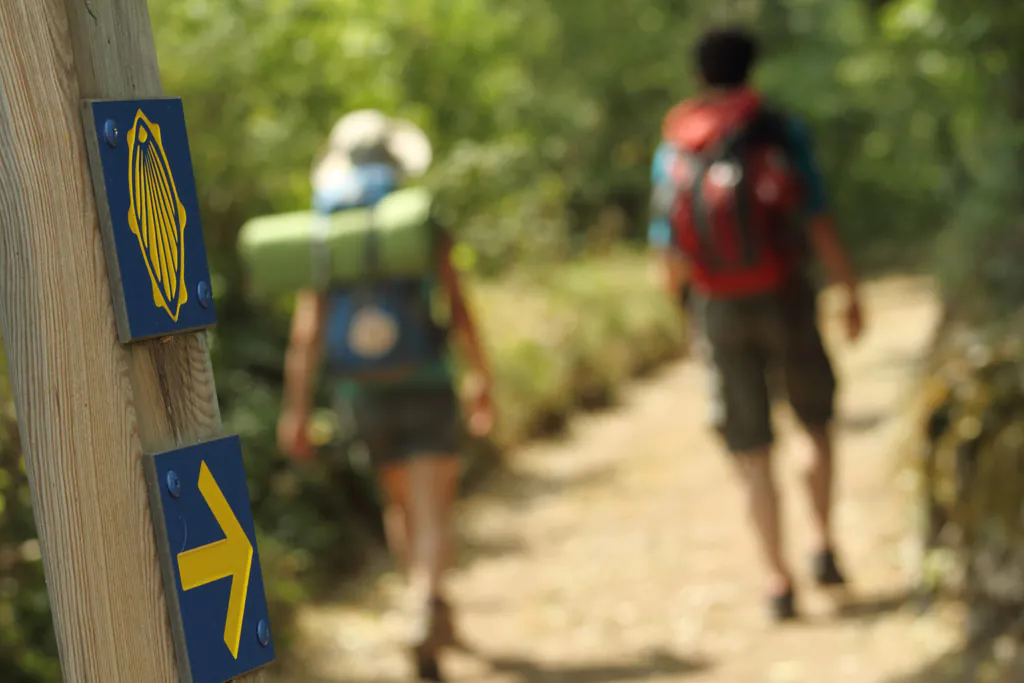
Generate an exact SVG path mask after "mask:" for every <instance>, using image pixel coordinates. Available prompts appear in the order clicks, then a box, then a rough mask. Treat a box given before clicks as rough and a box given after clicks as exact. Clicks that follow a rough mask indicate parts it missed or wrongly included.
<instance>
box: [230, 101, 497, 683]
mask: <svg viewBox="0 0 1024 683" xmlns="http://www.w3.org/2000/svg"><path fill="white" fill-rule="evenodd" d="M431 156H432V153H431V146H430V142H429V140H428V139H427V137H426V135H425V134H424V133H423V132H422V131H421V130H420V129H419V128H418V127H417V126H415V125H413V124H412V123H411V122H408V121H404V120H399V119H393V118H391V117H389V116H386V115H385V114H383V113H382V112H379V111H377V110H361V111H357V112H352V113H350V114H348V115H346V116H344V117H342V118H341V119H340V120H339V121H338V122H337V123H336V124H335V126H334V128H333V130H332V132H331V135H330V139H329V141H328V144H327V149H326V151H325V153H324V154H323V155H322V156H321V158H320V159H319V160H318V161H317V162H316V163H315V165H314V168H313V173H312V177H311V180H312V186H313V210H312V211H310V212H294V213H289V214H280V215H275V216H268V217H261V218H258V219H253V220H251V221H250V222H249V223H248V224H247V225H246V226H244V227H243V232H242V235H241V237H240V242H241V245H242V251H243V255H244V258H245V260H246V261H247V262H248V265H249V271H250V272H249V274H250V285H251V286H252V287H253V288H258V289H259V290H260V291H261V292H263V293H264V294H285V293H288V292H294V293H296V304H295V312H294V315H293V318H292V330H291V339H290V342H289V345H288V351H287V356H286V359H285V368H284V375H285V376H284V380H285V386H284V400H283V406H282V412H281V416H280V420H279V424H278V443H279V445H280V448H281V449H282V451H284V452H285V453H287V454H289V455H290V456H291V457H293V458H295V459H297V460H308V459H309V458H311V457H312V456H313V449H312V447H311V444H310V441H309V438H308V428H309V427H308V424H309V420H310V413H311V408H312V407H313V406H312V401H313V393H314V388H315V387H316V384H317V379H318V378H319V377H320V376H321V373H322V374H323V375H326V377H327V379H328V380H329V381H330V384H331V385H332V389H333V391H332V393H333V394H334V398H335V408H336V412H337V414H338V416H339V418H340V422H342V423H343V425H344V428H345V430H346V432H347V433H348V434H350V435H354V436H355V437H357V439H358V440H359V441H362V442H363V443H364V444H365V445H366V447H367V449H368V451H369V454H370V457H371V461H372V463H373V465H374V470H375V473H376V475H377V477H378V481H379V485H380V488H381V490H382V493H383V498H384V527H385V532H386V538H387V543H388V548H389V550H390V551H391V553H392V555H393V556H394V558H395V559H396V560H397V563H398V564H399V566H400V568H401V569H403V570H405V572H406V574H407V578H408V580H409V581H408V588H409V593H410V594H409V598H410V600H411V604H410V607H412V609H413V610H414V612H415V618H414V622H415V624H414V628H413V632H412V634H411V638H410V642H409V652H410V655H411V659H412V663H413V667H414V668H415V670H416V673H417V676H418V677H419V679H420V680H427V681H440V680H443V678H442V675H441V670H440V666H439V656H440V654H441V652H442V650H443V649H444V648H448V647H458V646H460V645H461V643H460V642H459V639H458V638H457V637H456V633H455V629H454V625H453V622H452V613H451V609H450V605H449V602H448V596H447V595H446V594H445V578H446V576H447V574H448V570H449V569H450V567H451V565H452V562H453V559H454V523H453V509H454V506H455V502H456V500H455V499H456V495H457V492H458V487H459V481H460V475H461V462H460V455H459V453H460V451H461V449H462V446H463V442H462V431H463V419H462V418H463V415H462V410H461V408H462V407H463V406H461V405H460V397H459V396H458V395H457V392H456V389H455V386H454V385H455V367H454V363H453V362H452V361H453V359H452V358H451V354H450V352H449V341H452V342H454V343H455V344H454V350H455V351H461V353H462V356H463V359H464V361H465V363H464V365H465V371H466V377H465V379H466V381H465V382H464V388H465V389H466V391H465V395H464V396H463V397H462V398H463V399H464V403H465V407H466V413H467V414H466V418H467V419H466V423H467V426H468V428H469V431H471V432H472V433H473V434H474V435H475V436H478V437H483V436H486V435H487V434H488V433H489V432H490V430H491V427H492V425H493V423H494V407H493V403H492V401H491V374H490V368H489V366H488V363H487V361H486V359H485V357H484V353H483V349H482V343H481V341H480V339H479V336H478V334H477V331H476V325H475V324H474V320H473V316H472V315H471V313H470V310H469V306H468V303H467V301H466V298H465V296H464V293H463V284H462V281H461V278H460V277H459V274H458V272H457V271H456V269H455V268H454V267H453V265H452V261H451V249H452V244H453V241H452V237H451V235H450V234H449V233H448V232H447V231H446V230H444V229H443V226H442V225H441V224H440V222H439V221H438V219H437V216H436V213H437V212H436V211H435V210H434V208H433V201H432V197H431V194H430V193H429V192H428V191H427V190H426V189H425V188H423V187H418V186H417V185H416V184H415V183H412V182H411V181H412V180H414V179H415V178H417V177H418V176H420V175H421V174H422V173H424V172H425V171H426V169H427V167H428V166H429V163H430V160H431Z"/></svg>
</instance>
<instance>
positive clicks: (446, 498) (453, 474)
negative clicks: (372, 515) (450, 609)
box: [408, 454, 460, 602]
mask: <svg viewBox="0 0 1024 683" xmlns="http://www.w3.org/2000/svg"><path fill="white" fill-rule="evenodd" d="M408 468H409V478H408V486H409V501H410V506H409V511H410V513H411V514H410V517H411V521H412V525H411V526H412V538H411V540H412V545H411V548H412V554H411V562H410V569H411V571H410V588H411V591H412V593H413V595H414V596H415V598H414V599H416V600H418V601H420V602H423V601H426V600H430V599H431V598H434V597H441V596H442V595H443V593H444V579H445V574H446V572H447V570H448V568H449V567H450V566H451V563H452V560H453V557H452V555H453V552H454V545H455V544H454V538H455V529H454V519H453V514H452V512H453V509H454V503H455V494H456V490H457V487H458V481H459V471H460V462H459V459H458V458H457V457H456V456H453V455H447V454H444V455H440V454H439V455H431V456H424V457H419V458H416V459H414V460H412V461H410V462H409V465H408Z"/></svg>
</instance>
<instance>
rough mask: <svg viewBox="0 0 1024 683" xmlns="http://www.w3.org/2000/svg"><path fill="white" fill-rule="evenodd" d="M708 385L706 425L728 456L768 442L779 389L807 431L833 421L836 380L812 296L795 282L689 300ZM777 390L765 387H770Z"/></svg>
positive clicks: (812, 292) (809, 288)
mask: <svg viewBox="0 0 1024 683" xmlns="http://www.w3.org/2000/svg"><path fill="white" fill-rule="evenodd" d="M695 298H696V301H695V302H694V304H695V306H694V308H695V313H696V315H697V316H698V322H699V325H700V330H701V334H702V336H703V339H702V342H703V343H704V345H705V350H706V354H705V357H706V358H707V360H708V365H709V371H710V380H711V422H712V424H713V426H714V427H715V428H716V429H717V430H718V431H719V433H720V434H721V435H722V437H723V439H724V440H725V443H726V446H727V447H728V449H729V451H730V452H733V453H742V452H746V451H752V450H756V449H759V448H764V447H766V446H769V445H771V443H772V441H773V439H774V435H773V431H772V420H771V404H772V400H771V399H772V395H773V394H775V393H776V391H777V390H782V391H784V392H785V395H786V397H787V398H788V400H789V404H790V405H791V406H792V408H793V412H794V413H795V414H796V416H797V417H798V418H799V419H800V421H801V422H803V423H804V425H805V426H807V427H808V428H816V427H823V426H825V425H827V424H828V423H829V422H830V421H831V420H832V416H833V411H834V404H835V394H836V376H835V373H834V371H833V368H832V363H831V361H830V359H829V357H828V354H827V352H826V351H825V347H824V344H823V343H822V339H821V334H820V331H819V329H818V319H817V312H818V311H817V293H816V292H815V290H814V288H813V286H812V285H811V284H810V283H809V282H807V281H805V280H799V281H797V282H796V283H794V284H793V285H791V286H789V287H787V288H786V290H785V291H782V292H775V293H770V294H765V295H759V296H756V297H750V298H745V299H732V300H718V299H712V300H709V299H707V298H705V297H702V296H698V297H695ZM776 381H778V382H779V386H777V387H776V386H770V385H769V382H771V384H772V385H774V384H775V382H776Z"/></svg>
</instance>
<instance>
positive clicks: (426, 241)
mask: <svg viewBox="0 0 1024 683" xmlns="http://www.w3.org/2000/svg"><path fill="white" fill-rule="evenodd" d="M431 203H432V198H431V195H430V193H429V192H428V191H427V190H425V189H422V188H409V189H402V190H398V191H396V192H394V193H392V194H390V195H388V196H386V197H384V199H382V200H381V201H380V202H379V203H378V204H377V205H376V207H375V208H374V212H375V213H374V219H373V222H372V224H371V221H370V208H369V207H365V208H354V209H344V210H341V211H338V212H336V213H333V214H331V215H330V216H318V215H317V214H316V213H315V212H313V211H295V212H292V213H284V214H275V215H270V216H260V217H258V218H253V219H250V220H249V221H248V222H246V223H245V225H243V226H242V229H241V231H240V232H239V235H238V253H239V256H240V257H241V260H242V265H243V267H244V268H245V271H246V275H247V280H248V283H249V286H250V288H251V291H252V293H253V294H256V295H257V296H272V295H276V294H287V293H292V292H297V291H298V290H300V289H308V288H317V287H320V286H322V285H323V284H324V283H323V282H319V281H318V279H321V278H322V273H323V271H324V268H325V266H328V265H329V267H330V275H331V278H332V280H333V282H335V283H338V284H344V283H347V282H356V281H359V280H360V279H362V278H364V277H365V275H366V272H367V265H368V264H367V254H368V251H367V239H368V238H370V236H371V230H372V231H373V232H374V233H375V239H376V240H377V243H376V247H375V252H374V253H376V265H377V273H378V274H380V275H381V276H383V277H416V276H419V275H423V274H424V273H426V272H428V271H429V270H430V269H431V268H432V267H433V257H434V234H435V233H434V231H433V230H432V229H431V228H430V225H429V222H430V212H431ZM319 221H326V222H327V224H326V226H325V225H323V224H322V223H320V224H318V222H319ZM325 229H326V230H325Z"/></svg>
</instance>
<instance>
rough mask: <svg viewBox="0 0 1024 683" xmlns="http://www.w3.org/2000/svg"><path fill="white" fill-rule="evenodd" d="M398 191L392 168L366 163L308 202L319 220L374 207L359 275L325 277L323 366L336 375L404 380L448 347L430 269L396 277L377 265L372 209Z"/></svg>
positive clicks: (369, 380) (438, 358)
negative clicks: (434, 300)
mask: <svg viewBox="0 0 1024 683" xmlns="http://www.w3.org/2000/svg"><path fill="white" fill-rule="evenodd" d="M395 189H397V183H396V182H395V178H394V174H393V172H392V170H391V169H390V167H388V166H384V165H367V166H359V167H356V169H354V172H353V173H352V174H350V176H349V177H348V178H346V180H345V182H343V183H340V184H337V185H336V186H334V187H332V188H329V189H328V190H327V191H321V192H319V193H317V194H316V195H315V196H314V200H313V208H314V210H315V211H316V212H317V214H318V215H319V216H320V217H321V219H326V218H327V217H328V216H331V215H332V214H334V213H335V212H337V211H345V210H347V209H354V208H366V207H370V208H371V210H370V211H369V212H368V215H369V224H368V225H367V231H366V238H365V240H364V241H363V248H364V258H363V263H364V271H363V273H362V274H361V276H360V277H359V278H357V279H356V280H355V281H349V282H345V283H339V282H336V281H328V284H327V287H326V295H327V301H328V314H327V325H326V330H325V334H324V354H325V362H326V365H327V368H328V371H329V372H330V373H331V374H332V375H334V376H336V377H341V378H346V379H350V380H355V381H358V382H364V383H373V382H380V381H393V380H396V379H402V378H406V377H409V376H411V375H414V374H416V373H417V372H418V371H420V370H422V369H423V368H426V367H428V366H430V365H433V364H437V363H439V362H441V361H442V358H443V355H444V352H445V348H446V344H447V330H446V329H445V328H443V327H441V326H440V325H438V324H437V323H436V322H435V321H434V318H433V315H432V294H433V285H434V279H433V278H432V277H431V276H430V274H426V275H424V276H420V277H408V276H404V277H401V278H395V277H393V276H388V275H387V274H385V273H382V272H381V269H380V258H379V248H380V239H379V238H380V234H379V232H378V231H377V230H375V229H374V223H373V215H374V212H373V210H372V207H374V206H375V205H376V204H377V203H378V202H380V200H381V199H383V198H384V197H386V196H387V195H389V194H390V193H391V192H393V191H394V190H395ZM430 229H431V226H430V225H429V224H425V225H424V226H423V230H430ZM322 253H326V250H322Z"/></svg>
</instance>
